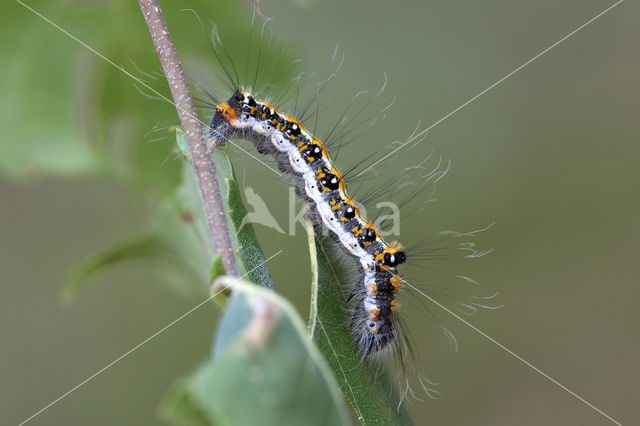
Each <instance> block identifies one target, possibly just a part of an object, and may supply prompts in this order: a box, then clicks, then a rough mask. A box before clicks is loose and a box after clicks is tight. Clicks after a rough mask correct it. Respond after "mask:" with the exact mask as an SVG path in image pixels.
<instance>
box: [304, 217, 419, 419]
mask: <svg viewBox="0 0 640 426" xmlns="http://www.w3.org/2000/svg"><path fill="white" fill-rule="evenodd" d="M308 231H309V228H308ZM311 232H312V229H311ZM314 238H315V237H314V236H313V234H311V237H310V244H309V246H310V251H311V255H312V259H313V258H314V257H315V258H316V261H312V269H314V270H313V271H312V272H313V274H314V278H315V277H317V282H314V292H313V294H314V296H312V306H311V310H310V313H311V317H310V319H309V326H310V329H311V332H312V335H313V339H314V341H315V342H316V344H317V345H318V348H319V349H320V352H321V353H322V354H323V355H324V356H325V358H326V359H327V361H328V362H329V366H330V367H331V369H332V370H333V372H334V374H335V375H336V378H337V380H338V384H339V385H340V389H341V390H342V393H343V395H344V396H345V398H346V399H347V401H349V404H350V405H351V407H352V408H353V410H354V411H355V413H356V415H357V416H358V419H359V420H360V421H361V422H362V423H363V424H366V425H370V424H381V425H388V424H393V425H412V424H413V421H412V420H411V418H410V417H409V415H408V413H407V411H406V410H405V408H404V405H401V404H399V399H398V394H397V392H396V391H395V390H394V387H393V385H392V384H391V381H390V380H389V377H388V375H387V374H386V372H384V373H381V372H380V371H379V370H378V368H377V367H376V366H373V365H371V364H370V363H369V362H368V361H367V360H364V361H363V360H362V359H361V356H360V355H359V354H358V351H357V347H356V345H355V343H354V340H353V337H352V334H351V330H350V329H349V323H350V321H351V318H350V317H349V315H348V313H347V311H346V310H345V308H344V307H345V305H346V303H347V299H348V297H349V294H348V292H347V290H346V289H348V288H351V287H352V286H353V283H352V282H349V281H346V278H345V277H348V276H350V275H349V274H348V273H345V272H344V271H340V270H338V269H337V268H339V266H337V265H336V262H331V261H330V260H329V258H328V256H327V251H326V248H325V247H326V246H327V245H328V244H329V242H328V241H327V240H316V242H315V243H314V242H313V241H314ZM316 247H317V248H318V249H317V254H316ZM316 268H317V269H316ZM316 286H317V287H316Z"/></svg>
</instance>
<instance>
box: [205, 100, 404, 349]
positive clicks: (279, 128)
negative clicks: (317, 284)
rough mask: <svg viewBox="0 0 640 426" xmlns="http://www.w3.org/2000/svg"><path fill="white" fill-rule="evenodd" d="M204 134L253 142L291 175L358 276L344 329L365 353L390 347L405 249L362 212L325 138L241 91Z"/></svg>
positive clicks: (221, 108) (223, 105) (316, 218)
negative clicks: (352, 261) (353, 261)
mask: <svg viewBox="0 0 640 426" xmlns="http://www.w3.org/2000/svg"><path fill="white" fill-rule="evenodd" d="M209 131H210V133H211V136H212V137H213V138H214V139H215V140H217V141H224V140H226V139H228V138H243V139H247V140H250V141H252V142H254V143H255V145H256V148H257V150H258V152H260V153H263V154H273V155H275V156H276V158H277V160H278V165H279V167H280V169H281V170H283V171H285V172H287V173H290V174H291V175H293V176H294V177H295V178H296V192H297V193H298V195H299V196H300V197H302V198H303V199H304V200H306V201H307V202H308V203H309V205H310V206H311V208H310V209H309V213H310V216H311V218H312V219H313V221H314V223H315V224H316V226H319V227H322V228H324V229H326V230H327V231H329V234H330V235H331V236H332V237H333V238H334V239H335V241H336V242H337V243H338V245H339V246H340V247H341V248H342V250H343V251H344V252H345V253H346V254H348V255H350V256H352V257H353V258H355V259H356V262H357V264H358V270H359V273H360V277H359V279H358V283H357V284H356V286H355V288H354V289H353V291H352V293H351V296H350V299H353V301H354V305H355V308H354V310H353V313H352V320H351V328H352V331H353V335H354V337H355V339H356V343H357V345H358V348H359V350H360V352H361V353H362V355H364V356H369V355H373V354H377V353H379V352H381V351H384V350H386V349H388V348H389V347H392V346H393V345H394V343H395V342H396V341H397V320H396V314H395V311H396V294H397V293H398V291H399V290H400V289H401V288H402V278H401V277H400V276H399V275H398V272H397V269H396V268H397V266H398V265H400V264H402V263H404V262H405V261H406V254H405V252H404V251H403V250H402V247H401V246H400V244H398V243H397V242H393V243H387V242H386V241H384V239H383V238H382V236H381V235H380V231H379V229H378V228H377V227H376V226H375V225H374V224H373V223H370V222H368V221H366V220H365V219H364V218H363V217H362V215H361V214H360V209H359V208H358V205H357V203H356V201H355V200H354V199H353V198H351V197H349V195H348V194H347V187H346V182H345V180H344V177H343V175H342V173H341V172H340V171H339V170H338V169H337V168H336V167H335V166H334V165H333V163H332V161H331V158H330V156H329V152H328V150H327V148H326V147H325V145H324V143H322V142H321V141H320V140H319V139H317V138H315V137H314V136H313V135H312V134H311V133H309V132H308V131H307V130H306V129H305V127H304V126H303V124H302V123H301V122H300V121H299V120H298V119H297V118H295V117H292V116H289V115H286V114H283V113H281V112H280V111H278V109H277V108H276V107H275V106H273V105H271V104H270V103H268V102H265V101H262V100H259V99H256V98H255V97H254V96H253V95H252V94H251V93H250V92H249V91H245V90H239V91H236V93H234V94H233V96H231V98H229V100H227V101H225V102H221V103H219V104H218V105H217V107H216V113H215V115H214V117H213V119H212V121H211V124H210V126H209Z"/></svg>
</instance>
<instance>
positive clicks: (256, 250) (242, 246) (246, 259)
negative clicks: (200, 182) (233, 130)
mask: <svg viewBox="0 0 640 426" xmlns="http://www.w3.org/2000/svg"><path fill="white" fill-rule="evenodd" d="M213 160H214V162H215V163H216V167H217V169H218V182H219V183H220V191H221V192H222V200H223V202H224V204H225V209H226V211H227V212H228V213H229V217H230V218H231V221H230V222H231V223H228V225H229V231H230V235H231V242H232V244H233V247H234V248H235V249H236V252H237V254H238V256H237V257H238V259H239V261H240V262H239V265H238V266H239V267H240V268H239V271H238V273H239V274H240V275H244V274H247V276H248V279H249V280H250V281H251V282H253V283H254V284H257V285H260V286H262V287H266V288H269V289H271V290H275V288H276V287H275V284H274V283H273V279H272V278H271V274H270V273H269V268H268V266H267V260H266V258H265V257H264V254H262V248H260V244H259V243H258V240H257V239H256V234H255V231H254V230H253V225H252V224H251V223H245V224H243V223H242V220H243V219H244V217H245V216H246V215H247V210H246V209H245V207H244V204H243V203H242V198H241V196H240V190H239V188H238V184H237V182H236V179H235V175H234V173H233V168H232V166H231V161H230V160H229V157H228V156H227V155H226V154H225V153H224V152H223V151H222V150H221V149H217V150H216V151H215V152H214V154H213Z"/></svg>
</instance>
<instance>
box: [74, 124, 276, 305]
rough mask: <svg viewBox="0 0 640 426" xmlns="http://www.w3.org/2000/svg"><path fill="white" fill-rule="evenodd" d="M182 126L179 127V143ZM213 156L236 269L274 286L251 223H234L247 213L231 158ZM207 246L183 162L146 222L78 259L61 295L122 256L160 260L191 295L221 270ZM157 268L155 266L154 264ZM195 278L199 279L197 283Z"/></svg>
mask: <svg viewBox="0 0 640 426" xmlns="http://www.w3.org/2000/svg"><path fill="white" fill-rule="evenodd" d="M183 137H184V134H183V132H182V131H181V130H180V129H178V130H177V131H176V138H177V141H178V143H183V144H184V143H185V142H184V141H183V140H181V139H182V138H183ZM213 157H214V162H215V163H216V166H217V173H218V180H219V183H220V185H221V193H222V197H223V202H224V204H225V207H226V210H227V211H228V212H229V216H230V218H231V220H228V221H227V222H228V224H229V231H230V235H231V239H232V244H233V247H234V249H235V251H236V253H237V256H236V258H237V260H238V267H239V272H240V274H248V276H249V277H250V278H251V280H252V281H253V282H254V283H256V284H258V285H262V286H264V287H267V288H270V289H272V290H274V289H275V286H274V284H273V280H272V278H271V275H270V274H269V268H268V266H267V264H266V259H265V258H264V256H263V254H262V250H261V249H260V245H259V244H258V242H257V240H256V239H255V233H254V231H253V228H252V226H251V224H246V225H244V226H243V227H242V229H241V230H240V231H237V230H236V226H237V224H239V223H241V222H242V218H243V217H244V215H245V214H246V211H245V209H244V206H243V204H242V201H241V198H240V194H239V192H238V187H237V185H236V183H235V178H234V173H233V168H232V167H231V163H230V161H229V159H228V157H227V156H226V154H224V153H223V152H222V151H221V150H216V153H215V154H214V156H213ZM216 259H217V257H216V256H215V253H214V251H213V248H212V247H211V243H210V239H209V229H208V226H207V221H206V218H205V215H204V209H203V206H202V200H201V199H200V191H199V190H198V187H197V185H196V180H195V176H194V174H193V168H192V167H191V165H190V164H189V163H187V162H186V161H184V162H183V166H182V176H181V184H180V185H179V186H178V187H177V188H176V189H175V190H174V191H173V192H172V193H171V195H169V196H168V197H166V199H165V200H164V201H163V202H162V203H161V205H160V207H159V209H158V212H157V213H156V215H154V217H153V219H152V220H151V225H149V228H148V229H147V230H146V231H144V232H142V233H141V234H140V235H138V236H136V237H134V238H133V239H127V240H125V241H124V242H119V243H117V244H115V245H114V246H112V247H110V248H107V249H106V250H103V251H101V252H99V253H97V254H94V255H92V256H90V257H89V258H87V259H86V260H85V261H84V262H82V263H81V264H80V265H78V266H77V267H76V268H75V269H74V270H73V271H72V272H71V274H70V275H69V277H68V278H67V280H66V281H65V283H64V284H63V296H64V297H65V298H66V299H70V298H72V297H73V296H74V295H75V294H76V293H77V291H78V290H79V289H80V288H81V287H82V286H83V284H85V283H87V282H88V281H89V279H90V278H92V277H93V276H94V275H96V274H98V273H100V272H102V271H104V270H106V269H108V268H110V267H112V266H114V265H116V264H119V263H121V262H124V261H132V260H158V261H160V262H161V264H162V265H163V266H164V269H165V270H166V269H167V268H169V269H173V270H175V271H178V272H179V274H177V275H176V274H166V273H164V271H162V273H160V274H159V275H160V277H161V278H162V279H163V280H164V281H165V282H166V283H167V284H169V285H171V286H172V287H173V288H174V289H176V290H177V291H178V292H179V293H182V294H185V295H186V296H189V295H191V294H193V293H194V292H198V293H202V292H203V291H204V290H205V289H206V286H207V285H208V284H209V283H211V281H212V280H213V279H214V278H215V277H217V276H219V275H221V274H223V273H224V268H223V267H222V263H221V261H219V260H218V261H216ZM154 269H155V268H154ZM194 282H195V283H199V284H200V285H195V286H194Z"/></svg>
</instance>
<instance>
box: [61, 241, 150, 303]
mask: <svg viewBox="0 0 640 426" xmlns="http://www.w3.org/2000/svg"><path fill="white" fill-rule="evenodd" d="M160 255H161V248H160V245H159V244H158V242H157V241H154V240H153V236H152V235H144V236H142V237H141V238H137V239H134V240H131V241H125V242H122V243H120V244H117V245H115V246H113V247H111V248H109V249H107V250H105V251H103V252H100V253H96V254H94V255H93V256H90V257H89V258H87V259H86V260H85V261H84V262H82V263H81V264H79V265H78V266H76V267H75V268H74V269H73V270H72V272H71V273H70V274H69V277H68V278H67V280H66V282H65V284H64V285H63V287H62V297H63V299H64V300H67V301H68V300H70V299H71V298H72V297H73V296H74V295H75V294H76V292H77V291H78V289H79V288H80V287H81V285H82V284H83V283H84V282H86V281H87V280H88V279H89V278H91V277H92V276H93V275H95V274H96V273H98V272H100V271H102V270H103V269H106V268H108V267H110V266H113V265H115V264H117V263H120V262H123V261H130V260H135V259H141V258H146V257H152V256H160Z"/></svg>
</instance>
